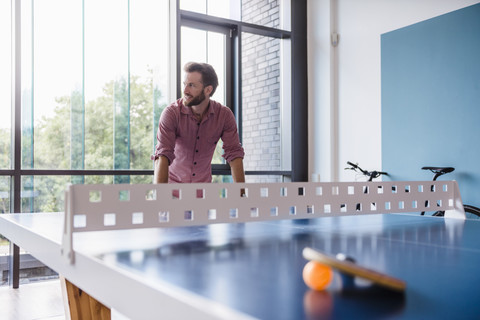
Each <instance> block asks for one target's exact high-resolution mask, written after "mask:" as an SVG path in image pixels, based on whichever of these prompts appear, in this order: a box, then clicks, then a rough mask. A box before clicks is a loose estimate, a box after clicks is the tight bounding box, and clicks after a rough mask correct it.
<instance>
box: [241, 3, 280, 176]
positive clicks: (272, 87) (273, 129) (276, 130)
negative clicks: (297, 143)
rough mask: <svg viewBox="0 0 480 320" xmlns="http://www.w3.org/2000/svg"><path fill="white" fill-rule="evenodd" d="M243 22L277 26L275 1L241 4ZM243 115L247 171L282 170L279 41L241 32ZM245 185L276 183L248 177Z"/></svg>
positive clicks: (277, 17) (277, 18) (277, 14)
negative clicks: (247, 183)
mask: <svg viewBox="0 0 480 320" xmlns="http://www.w3.org/2000/svg"><path fill="white" fill-rule="evenodd" d="M242 21H245V22H250V23H255V24H260V25H264V26H269V27H278V26H279V22H280V21H279V5H278V2H277V0H263V1H258V0H248V1H243V2H242ZM242 100H243V101H242V103H243V105H242V112H243V123H242V126H243V146H244V148H245V160H244V165H245V169H246V170H281V169H282V167H281V149H280V148H281V140H280V138H281V137H280V132H281V131H280V123H281V122H280V116H281V113H280V40H279V39H274V38H269V37H264V36H259V35H253V34H249V33H242ZM247 179H248V182H279V181H280V177H279V176H258V177H256V176H249V177H247Z"/></svg>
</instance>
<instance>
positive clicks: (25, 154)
mask: <svg viewBox="0 0 480 320" xmlns="http://www.w3.org/2000/svg"><path fill="white" fill-rule="evenodd" d="M171 4H176V6H175V5H174V6H171ZM292 6H293V7H295V8H296V9H295V10H293V8H291V7H292ZM305 11H306V1H304V0H302V1H297V0H296V1H293V0H274V1H267V0H176V1H175V0H129V1H127V0H102V1H95V0H44V1H40V2H38V1H21V0H12V1H1V2H0V41H1V43H2V49H3V50H2V51H1V52H0V68H1V70H11V71H12V72H2V73H0V110H1V114H2V117H1V118H0V210H1V211H2V213H5V212H47V211H63V209H64V208H63V205H64V203H63V190H64V188H65V185H66V184H68V183H151V181H152V175H153V170H152V168H153V166H152V161H151V160H150V154H151V153H152V152H153V149H154V145H155V143H156V139H155V137H156V131H157V125H158V120H159V117H160V114H161V112H162V110H163V109H164V108H165V107H166V105H167V104H168V103H170V102H172V101H173V100H174V99H175V98H177V97H180V96H181V89H180V88H181V86H180V84H181V82H182V80H183V74H182V72H183V65H184V63H185V62H187V61H190V60H196V61H205V62H208V63H211V64H212V65H213V66H214V68H215V69H216V71H217V73H218V75H219V81H220V87H219V88H218V89H217V91H216V93H215V96H214V99H215V100H218V101H220V102H221V103H223V104H225V105H227V106H228V107H230V108H231V109H232V111H233V112H234V114H235V116H236V119H237V123H238V127H239V133H240V137H241V140H242V143H243V145H244V148H245V150H246V153H247V156H246V159H245V161H244V163H245V169H246V174H247V179H248V180H247V181H249V182H253V181H269V182H274V181H283V180H288V179H290V178H291V179H293V180H301V179H306V178H305V177H306V168H307V166H306V165H305V163H306V162H305V161H306V158H307V157H306V155H307V153H306V147H305V145H306V135H304V133H306V116H305V115H306V106H307V103H306V101H304V100H303V102H302V100H301V99H306V96H307V95H306V92H305V90H306V66H304V65H302V62H303V63H305V62H306V41H305V39H304V38H303V36H296V34H300V35H304V34H305V30H306V25H305V24H306V23H305V15H306V12H305ZM293 12H294V13H295V14H296V16H293V15H291V13H293ZM171 17H176V18H175V19H176V20H175V21H171V20H170V18H171ZM12 22H15V23H14V24H12ZM304 25H305V26H304ZM59 26H61V27H59ZM291 26H292V27H291ZM175 28H176V29H175ZM299 28H300V29H299ZM293 30H299V32H295V33H294V32H293ZM175 31H176V32H175ZM172 35H173V37H172ZM295 39H297V40H296V41H294V40H295ZM19 41H20V43H19ZM17 43H19V44H20V46H17V45H16V44H17ZM12 44H13V47H12ZM171 44H172V45H171ZM192 47H193V48H194V50H192ZM12 53H13V54H12ZM172 65H173V67H172ZM20 66H21V68H20ZM300 80H301V81H300ZM302 81H303V82H302ZM302 90H303V91H302ZM293 92H297V94H293ZM175 95H177V96H175ZM293 97H295V99H297V100H294V98H293ZM298 99H300V100H298ZM293 105H297V107H296V108H293V107H292V106H293ZM298 106H304V108H298ZM298 112H300V113H298ZM291 119H295V120H294V122H292V120H291ZM302 121H303V122H302ZM299 132H300V133H299ZM15 133H18V134H17V135H15ZM221 153H222V148H221V142H220V143H219V145H218V146H217V153H216V155H215V161H214V164H213V165H212V171H213V175H214V179H215V181H223V182H227V181H230V180H231V177H230V172H229V166H228V165H227V164H225V163H224V162H223V158H222V157H221ZM2 245H5V242H4V241H3V240H2V239H1V238H0V246H2ZM1 252H5V250H4V251H1ZM14 254H15V255H17V254H18V252H17V250H15V251H14ZM26 256H27V253H22V255H21V257H22V259H23V258H24V257H26ZM3 258H4V259H6V258H7V257H6V256H5V255H4V256H3ZM1 259H2V256H1V253H0V260H1ZM22 259H20V264H21V265H22ZM14 260H15V259H14ZM0 263H1V261H0ZM22 274H23V273H22ZM33 274H34V273H31V274H30V275H29V277H30V276H33ZM44 275H45V276H46V277H49V276H51V274H50V273H49V271H46V272H45V273H44ZM40 277H43V276H40ZM4 280H5V279H4ZM15 281H18V279H16V280H15V279H14V280H13V282H14V283H15ZM3 283H5V282H3Z"/></svg>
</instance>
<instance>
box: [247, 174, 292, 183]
mask: <svg viewBox="0 0 480 320" xmlns="http://www.w3.org/2000/svg"><path fill="white" fill-rule="evenodd" d="M245 182H247V183H275V182H284V180H283V176H280V175H253V176H251V175H248V176H245Z"/></svg>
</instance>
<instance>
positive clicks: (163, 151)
mask: <svg viewBox="0 0 480 320" xmlns="http://www.w3.org/2000/svg"><path fill="white" fill-rule="evenodd" d="M176 118H177V116H176V114H175V111H174V110H173V108H172V106H168V107H167V108H165V110H163V112H162V115H161V116H160V121H159V122H158V130H157V144H156V146H155V153H154V154H153V155H152V156H151V159H152V160H156V159H158V157H160V156H164V157H167V159H168V161H169V163H170V164H171V163H172V162H173V160H175V139H176V131H177V128H176V127H177V125H176V124H177V122H178V121H177V119H176Z"/></svg>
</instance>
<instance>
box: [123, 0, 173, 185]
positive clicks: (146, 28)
mask: <svg viewBox="0 0 480 320" xmlns="http://www.w3.org/2000/svg"><path fill="white" fill-rule="evenodd" d="M168 20H169V18H168V1H156V0H135V1H131V2H130V103H131V105H130V134H131V145H130V155H131V156H130V164H131V168H132V169H151V168H152V161H151V160H150V155H151V154H152V153H153V147H154V142H155V139H156V133H157V127H158V120H159V118H160V113H161V112H162V111H163V109H164V108H165V107H166V105H167V103H168V102H169V101H168V97H167V94H168V82H167V81H168V70H169V65H168V53H169V49H168V45H166V44H168V41H169V35H168V30H169V26H168V24H169V22H168ZM132 179H133V176H132ZM149 183H151V179H150V181H149Z"/></svg>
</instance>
